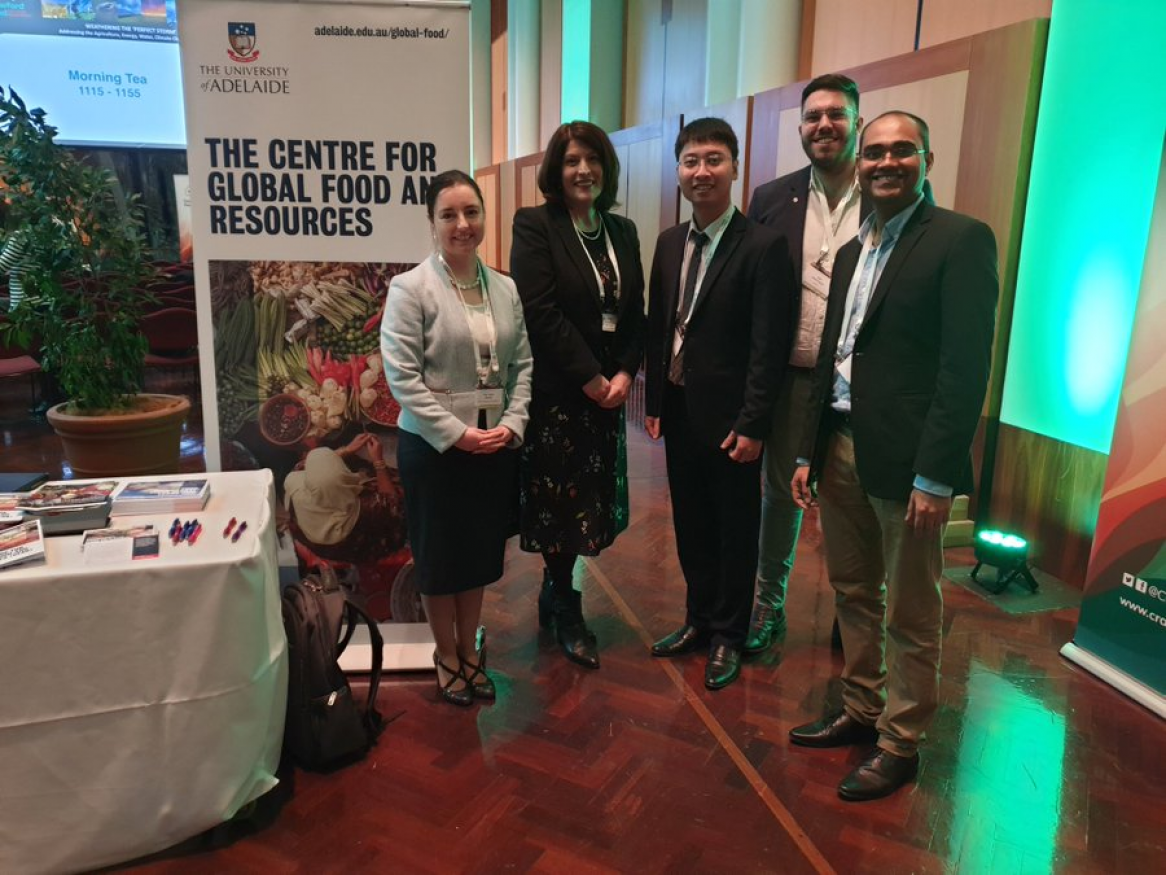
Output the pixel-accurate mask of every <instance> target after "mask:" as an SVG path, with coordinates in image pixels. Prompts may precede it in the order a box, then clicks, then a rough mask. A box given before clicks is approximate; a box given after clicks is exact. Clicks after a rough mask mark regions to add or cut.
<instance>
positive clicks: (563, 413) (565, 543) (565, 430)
mask: <svg viewBox="0 0 1166 875" xmlns="http://www.w3.org/2000/svg"><path fill="white" fill-rule="evenodd" d="M601 227H602V226H601ZM605 233H606V231H604V233H603V234H600V235H599V236H598V237H597V238H596V239H594V240H592V239H588V238H584V239H583V245H584V246H586V247H587V251H588V254H590V256H591V259H592V262H593V263H594V264H595V268H596V270H597V271H598V273H599V276H600V279H601V280H602V282H603V287H604V309H605V310H609V311H612V312H614V311H615V309H616V304H617V295H618V291H619V290H618V284H617V283H616V281H615V271H614V269H613V267H612V264H611V260H610V259H609V258H608V254H607V245H606V242H605V240H604V234H605ZM608 364H609V362H607V361H605V362H604V365H605V367H604V373H608V372H609V371H610V368H609V367H608ZM521 454H522V455H521V475H520V476H521V480H522V490H521V502H522V503H521V519H520V535H521V546H522V549H523V550H526V551H529V552H538V553H574V554H578V555H582V556H596V555H598V554H599V553H600V551H601V550H603V549H604V548H605V547H607V546H609V545H610V544H611V543H612V542H613V541H614V540H615V538H616V536H617V535H618V534H619V533H620V532H622V531H623V530H624V529H626V528H627V526H628V477H627V467H628V466H627V437H626V430H625V426H624V410H623V408H622V407H621V408H619V409H617V410H606V409H604V408H602V407H600V406H599V405H597V404H595V403H594V402H593V401H591V400H590V399H589V398H587V396H585V395H584V394H583V393H582V392H579V393H577V394H576V395H574V396H572V397H560V398H548V397H545V396H540V395H539V394H538V393H536V394H535V396H534V398H533V399H532V401H531V405H530V424H529V425H528V426H527V429H526V439H525V441H524V443H523V445H522V449H521Z"/></svg>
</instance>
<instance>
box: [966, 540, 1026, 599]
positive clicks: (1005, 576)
mask: <svg viewBox="0 0 1166 875" xmlns="http://www.w3.org/2000/svg"><path fill="white" fill-rule="evenodd" d="M975 550H976V567H975V568H973V569H972V580H974V581H975V582H976V583H977V584H979V585H980V586H982V587H983V588H984V589H986V590H988V592H990V593H993V594H999V593H1001V592H1003V591H1004V588H1005V587H1006V586H1008V584H1010V583H1012V582H1013V581H1014V580H1015V581H1017V582H1018V583H1020V584H1021V585H1022V586H1024V587H1025V588H1026V589H1028V591H1029V592H1036V591H1037V588H1038V587H1037V582H1036V578H1034V577H1033V576H1032V572H1031V571H1030V570H1029V568H1028V541H1026V540H1025V539H1024V538H1022V537H1020V536H1019V535H1014V534H1011V533H1009V532H1001V531H998V530H996V529H981V530H980V531H979V532H978V533H977V534H976V544H975ZM985 565H987V566H990V567H992V568H995V569H996V581H995V584H994V585H989V584H988V583H987V582H986V581H984V582H981V581H980V579H979V577H977V575H978V574H979V572H980V569H981V568H982V567H984V566H985Z"/></svg>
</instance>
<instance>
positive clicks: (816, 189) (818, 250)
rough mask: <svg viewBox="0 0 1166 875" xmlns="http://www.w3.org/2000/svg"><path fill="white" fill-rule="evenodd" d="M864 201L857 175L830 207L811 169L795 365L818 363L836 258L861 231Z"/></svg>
mask: <svg viewBox="0 0 1166 875" xmlns="http://www.w3.org/2000/svg"><path fill="white" fill-rule="evenodd" d="M861 202H862V197H861V195H860V193H859V188H858V177H857V176H855V178H854V181H853V182H852V184H851V186H850V189H849V190H848V191H847V192H846V194H845V195H844V196H843V197H842V198H840V199H839V201H838V204H837V206H835V207H834V209H833V210H831V209H830V202H829V200H827V198H826V191H825V189H824V188H823V187H822V182H821V180H820V179H819V178H818V171H817V170H815V169H813V168H811V169H810V193H809V202H808V203H807V204H806V224H805V229H804V231H803V233H802V264H801V269H802V273H801V277H802V294H801V314H800V315H799V317H798V330H797V335H796V336H795V337H794V345H793V349H792V350H791V352H790V358H789V363H790V364H791V365H793V366H794V367H798V368H812V367H814V365H815V364H817V361H818V348H819V346H820V345H821V342H822V329H823V328H824V327H825V325H826V301H827V299H828V298H829V291H830V274H831V273H832V272H833V270H834V257H835V256H836V255H837V254H838V250H839V249H841V248H842V244H844V243H846V242H847V241H848V240H850V239H851V238H852V237H854V236H855V235H856V234H857V233H858V217H859V213H860V212H861V210H860V204H861ZM819 264H820V265H821V266H822V267H823V268H825V270H824V271H823V270H820V269H819V267H818V265H819ZM807 280H811V281H810V282H807ZM814 280H816V282H815V281H814Z"/></svg>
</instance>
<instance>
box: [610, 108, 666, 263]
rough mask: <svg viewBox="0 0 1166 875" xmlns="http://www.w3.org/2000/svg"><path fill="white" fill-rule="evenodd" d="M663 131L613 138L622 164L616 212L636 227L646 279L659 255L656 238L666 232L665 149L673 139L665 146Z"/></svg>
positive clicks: (631, 131) (646, 129)
mask: <svg viewBox="0 0 1166 875" xmlns="http://www.w3.org/2000/svg"><path fill="white" fill-rule="evenodd" d="M663 129H664V128H663V125H662V124H661V123H659V122H657V123H656V124H651V125H641V126H639V127H636V128H626V129H624V130H622V131H616V132H615V133H613V134H612V135H611V141H612V143H614V144H615V149H616V152H617V154H618V155H619V163H620V180H619V200H620V203H619V205H618V206H617V207H616V208H615V209H614V210H613V212H616V213H619V214H621V215H623V216H626V217H627V218H629V219H631V220H632V221H633V222H635V223H636V231H637V232H638V233H639V237H640V258H641V260H642V261H643V263H644V275H645V278H646V277H647V272H648V270H649V268H650V266H651V264H652V256H653V255H654V254H655V252H656V238H657V237H658V236H659V235H660V231H661V230H663V229H662V227H661V225H660V187H661V177H660V166H661V163H662V161H663V153H664V149H665V148H669V149H670V148H671V147H672V143H671V139H669V142H668V143H667V144H665V143H664V137H663ZM669 133H670V135H671V132H669Z"/></svg>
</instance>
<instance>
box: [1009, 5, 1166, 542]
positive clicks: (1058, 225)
mask: <svg viewBox="0 0 1166 875" xmlns="http://www.w3.org/2000/svg"><path fill="white" fill-rule="evenodd" d="M1163 33H1166V3H1163V2H1162V0H1122V2H1120V3H1114V2H1112V0H1057V2H1056V3H1054V4H1052V22H1051V24H1050V25H1049V42H1048V52H1047V55H1046V57H1045V66H1044V77H1043V80H1042V84H1041V94H1040V110H1039V114H1038V117H1037V126H1036V138H1035V142H1034V145H1033V154H1032V173H1031V176H1030V178H1029V186H1028V204H1027V207H1026V210H1025V213H1024V232H1023V237H1022V240H1023V243H1022V246H1021V251H1020V262H1019V267H1018V274H1017V278H1016V297H1015V303H1014V309H1013V315H1012V330H1011V337H1010V340H1009V342H1008V367H1007V371H1006V374H1005V377H1004V391H1003V399H1002V402H1001V410H1000V421H1001V422H1002V423H1005V424H1007V425H1011V426H1014V427H1016V428H1020V429H1024V430H1026V431H1031V432H1036V433H1037V434H1042V435H1046V436H1047V437H1050V438H1052V439H1054V440H1057V441H1063V442H1065V443H1069V444H1073V445H1075V446H1079V447H1084V448H1086V449H1089V450H1093V451H1094V452H1098V453H1108V452H1109V448H1110V444H1111V442H1112V438H1113V423H1114V419H1115V418H1116V416H1117V409H1118V402H1119V400H1120V397H1121V388H1122V381H1123V378H1124V375H1125V368H1126V357H1127V354H1128V352H1129V343H1130V335H1131V332H1132V330H1133V324H1134V313H1135V311H1136V309H1137V302H1138V290H1139V288H1140V287H1141V280H1142V269H1143V264H1144V263H1145V258H1146V242H1147V240H1148V239H1149V232H1150V215H1151V212H1152V211H1153V207H1154V192H1155V190H1156V188H1157V184H1158V169H1159V165H1160V164H1161V159H1162V130H1163V124H1164V123H1166V101H1163V100H1160V99H1153V98H1151V97H1149V96H1148V95H1150V94H1151V93H1152V92H1153V90H1154V88H1153V85H1152V83H1154V82H1161V81H1162V80H1163V77H1164V76H1166V52H1163V51H1162V34H1163ZM1135 83H1136V84H1135ZM1146 88H1149V90H1145V89H1146ZM1131 89H1132V93H1135V94H1137V95H1139V97H1142V99H1134V101H1133V102H1134V103H1135V104H1136V106H1137V108H1136V109H1134V110H1131V111H1130V112H1129V115H1128V118H1129V119H1130V120H1131V121H1132V120H1134V119H1136V133H1132V134H1130V135H1129V136H1123V137H1122V138H1121V145H1120V146H1116V145H1115V146H1114V148H1113V149H1112V151H1111V153H1110V154H1111V158H1110V161H1109V163H1108V164H1107V165H1106V169H1105V171H1103V172H1092V170H1090V171H1086V172H1083V171H1082V161H1081V155H1080V154H1078V153H1079V152H1080V149H1079V148H1078V147H1079V146H1080V147H1084V144H1085V143H1087V142H1092V141H1094V140H1095V139H1096V136H1097V133H1096V132H1097V130H1099V129H1097V128H1096V125H1095V124H1094V123H1093V122H1092V121H1091V119H1090V118H1089V117H1088V114H1083V113H1082V109H1081V108H1082V107H1095V108H1097V109H1098V111H1099V112H1100V114H1101V115H1100V116H1099V117H1108V116H1109V115H1115V117H1126V111H1125V110H1123V109H1118V107H1120V106H1121V105H1123V103H1125V104H1128V103H1129V102H1130V101H1129V99H1127V96H1128V94H1130V93H1131ZM1126 133H1129V132H1126ZM1086 151H1088V149H1086ZM1101 217H1103V218H1101ZM1067 241H1071V242H1067ZM1090 530H1092V529H1091V527H1090Z"/></svg>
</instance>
